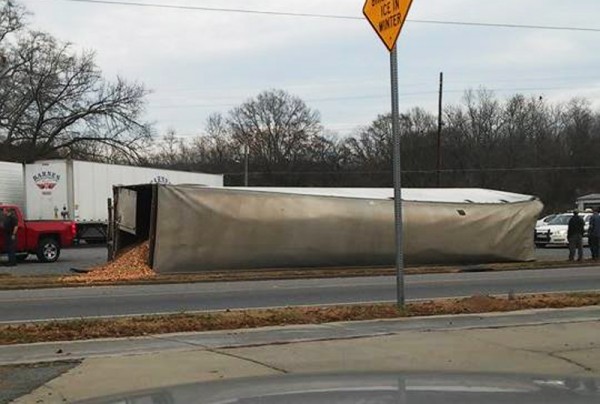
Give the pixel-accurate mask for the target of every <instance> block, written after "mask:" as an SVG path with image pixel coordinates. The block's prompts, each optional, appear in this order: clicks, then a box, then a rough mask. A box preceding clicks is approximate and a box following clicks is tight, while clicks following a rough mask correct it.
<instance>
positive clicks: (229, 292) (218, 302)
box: [0, 267, 600, 322]
mask: <svg viewBox="0 0 600 404" xmlns="http://www.w3.org/2000/svg"><path fill="white" fill-rule="evenodd" d="M406 287H407V298H408V299H431V298H442V297H456V296H472V295H476V294H505V293H508V292H509V291H513V292H515V293H537V292H562V291H584V290H600V268H599V267H586V268H570V269H569V268H565V269H550V270H530V271H510V272H489V273H461V274H436V275H413V276H409V277H407V278H406ZM394 299H395V278H394V277H368V278H345V279H306V280H282V281H253V282H223V283H204V284H183V285H143V286H114V287H92V288H87V287H86V288H71V289H69V288H65V289H41V290H17V291H2V292H0V307H1V308H2V309H1V310H0V322H11V321H14V322H25V321H35V320H49V319H64V318H79V317H96V316H121V315H140V314H153V313H178V312H186V311H201V310H222V309H238V308H256V307H276V306H291V305H323V304H341V303H357V302H379V301H393V300H394Z"/></svg>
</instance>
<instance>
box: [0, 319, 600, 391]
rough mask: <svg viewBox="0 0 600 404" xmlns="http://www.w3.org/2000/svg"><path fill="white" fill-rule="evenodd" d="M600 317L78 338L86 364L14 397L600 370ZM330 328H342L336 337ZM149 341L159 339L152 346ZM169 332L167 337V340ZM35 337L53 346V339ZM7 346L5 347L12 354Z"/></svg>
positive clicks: (433, 321)
mask: <svg viewBox="0 0 600 404" xmlns="http://www.w3.org/2000/svg"><path fill="white" fill-rule="evenodd" d="M599 319H600V308H598V307H595V308H586V309H576V310H574V309H570V310H543V311H531V312H526V313H518V314H515V313H509V314H502V315H498V314H496V315H485V316H453V317H440V318H427V319H411V320H400V321H398V320H394V321H386V322H383V321H375V322H362V323H340V324H331V325H327V326H301V327H279V328H271V329H268V330H251V331H250V330H249V331H236V332H228V333H202V334H181V335H178V336H166V337H160V338H153V339H141V340H140V339H137V340H132V339H130V340H127V344H129V348H130V349H125V348H124V345H121V349H120V350H119V349H112V350H111V349H108V348H107V347H109V346H110V345H111V344H117V345H118V344H122V343H124V341H112V342H111V341H104V342H97V341H93V342H85V343H82V342H79V343H75V347H77V346H78V347H79V348H76V349H79V351H78V352H79V353H78V354H76V355H74V356H78V357H85V358H86V359H84V360H83V361H82V362H81V364H79V365H78V366H75V367H74V368H72V369H71V370H70V371H68V372H66V373H64V374H63V375H62V376H59V377H58V378H55V379H54V380H52V381H50V382H47V383H45V384H44V385H43V386H42V387H40V388H38V389H37V390H35V391H34V392H33V393H31V394H29V395H27V396H25V397H22V398H21V399H20V400H18V401H17V402H19V403H48V402H72V401H77V400H82V399H89V398H94V397H99V396H106V395H112V394H119V393H124V392H131V391H138V390H142V389H147V388H157V387H167V386H172V385H178V384H185V383H196V382H201V381H210V380H220V379H227V378H241V377H248V376H264V375H277V374H285V373H312V372H340V371H438V372H439V371H441V372H445V371H449V372H450V371H451V372H493V373H498V372H500V373H528V374H553V375H561V376H568V375H579V376H585V375H588V376H589V375H594V376H600V321H599ZM331 330H333V331H334V333H333V334H335V335H337V336H335V335H334V336H332V331H331ZM149 341H154V345H153V346H150V345H148V343H149ZM165 341H167V342H168V344H170V345H168V347H167V348H166V349H163V348H162V347H161V344H163V343H164V342H165ZM175 341H177V344H175ZM211 341H212V342H211ZM241 341H246V342H247V343H246V344H241V343H240V342H241ZM77 344H79V345H77ZM81 344H89V345H90V346H91V345H92V344H98V348H99V349H98V350H97V351H96V352H95V353H92V352H91V351H92V350H91V349H90V346H88V348H86V349H87V354H86V353H85V352H84V351H85V350H86V349H83V348H82V345H81ZM244 345H245V346H244ZM36 346H37V347H40V346H45V347H46V348H48V347H49V344H45V345H44V344H34V346H33V347H34V348H35V347H36ZM61 346H62V348H60V349H63V352H64V351H65V350H66V351H68V352H71V351H76V349H73V350H72V348H73V346H71V345H70V344H62V345H61ZM31 347H32V346H30V348H31ZM55 347H56V346H52V349H54V348H55ZM163 347H164V345H163ZM19 348H20V347H13V348H12V349H13V350H14V351H16V350H18V349H19ZM131 348H133V349H131ZM136 348H137V349H136ZM8 349H10V347H3V348H2V351H0V358H3V359H4V361H5V363H6V362H8ZM35 352H36V351H35V349H34V350H33V353H34V354H35ZM50 359H51V358H49V357H48V358H46V360H50ZM63 359H64V356H63ZM63 400H64V401H63Z"/></svg>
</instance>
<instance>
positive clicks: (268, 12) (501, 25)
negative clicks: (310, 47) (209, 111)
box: [63, 0, 600, 32]
mask: <svg viewBox="0 0 600 404" xmlns="http://www.w3.org/2000/svg"><path fill="white" fill-rule="evenodd" d="M63 1H69V2H76V3H92V4H102V5H116V6H131V7H147V8H161V9H173V10H196V11H210V12H223V13H240V14H255V15H266V16H279V17H300V18H322V19H336V20H363V17H357V16H350V15H336V14H319V13H296V12H286V11H271V10H252V9H242V8H219V7H205V6H185V5H176V4H164V3H136V2H132V1H121V0H114V1H109V0H63ZM407 21H409V22H413V23H418V24H435V25H455V26H456V25H458V26H470V27H488V28H490V27H491V28H513V29H537V30H552V31H579V32H600V28H590V27H572V26H557V25H532V24H509V23H490V22H475V21H473V22H470V21H444V20H423V19H408V20H407Z"/></svg>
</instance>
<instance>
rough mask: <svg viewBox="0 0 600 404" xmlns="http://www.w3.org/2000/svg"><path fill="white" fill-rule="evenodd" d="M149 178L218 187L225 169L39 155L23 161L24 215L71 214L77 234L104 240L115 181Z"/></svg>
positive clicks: (148, 180) (57, 216) (132, 182)
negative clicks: (208, 171) (188, 168)
mask: <svg viewBox="0 0 600 404" xmlns="http://www.w3.org/2000/svg"><path fill="white" fill-rule="evenodd" d="M149 183H161V184H173V185H181V184H198V185H207V186H211V187H222V186H223V175H215V174H203V173H192V172H185V171H172V170H163V169H156V168H145V167H133V166H123V165H113V164H103V163H91V162H84V161H77V160H45V161H37V162H35V163H33V164H27V165H26V166H25V195H26V212H27V218H28V219H29V220H60V219H71V220H75V222H77V228H78V239H79V240H85V241H86V242H88V243H94V242H103V241H104V240H106V226H107V223H108V206H107V200H108V198H112V195H113V186H115V185H137V184H149Z"/></svg>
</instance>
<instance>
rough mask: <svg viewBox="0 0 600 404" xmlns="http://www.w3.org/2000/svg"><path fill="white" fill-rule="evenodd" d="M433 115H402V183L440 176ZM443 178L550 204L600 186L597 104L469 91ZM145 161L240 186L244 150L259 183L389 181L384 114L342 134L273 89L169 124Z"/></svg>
mask: <svg viewBox="0 0 600 404" xmlns="http://www.w3.org/2000/svg"><path fill="white" fill-rule="evenodd" d="M437 125H438V124H437V116H436V115H435V114H432V113H431V112H428V111H426V110H424V109H422V108H413V109H411V110H410V111H407V112H405V113H403V114H401V117H400V128H401V130H400V132H401V150H402V153H401V154H402V167H403V176H402V181H403V185H404V186H406V187H435V186H436V185H437V171H436V166H437V132H438V129H437ZM441 139H442V147H441V155H442V171H441V186H443V187H485V188H493V189H500V190H506V191H512V192H522V193H527V194H532V195H536V196H539V197H540V198H542V200H543V201H544V202H545V204H546V208H547V210H548V211H558V210H562V209H566V208H570V207H572V206H573V203H574V201H575V198H576V197H577V196H581V195H583V194H586V193H593V192H600V161H599V156H600V154H599V153H600V113H599V112H598V111H595V110H593V109H592V107H591V103H590V102H589V101H588V100H585V99H579V98H575V99H572V100H571V101H569V102H566V103H560V104H556V103H550V102H548V101H546V100H544V99H543V98H541V97H526V96H524V95H518V94H517V95H514V96H512V97H510V98H508V99H506V100H500V99H498V98H497V97H496V96H495V95H494V94H493V93H492V92H490V91H487V90H485V89H481V90H478V91H467V92H466V93H465V96H464V97H463V100H462V102H461V103H459V104H457V105H450V106H447V107H446V108H445V109H444V112H443V129H442V135H441ZM158 148H159V149H158V151H157V152H155V153H153V154H151V155H148V156H146V158H145V159H144V163H145V164H149V165H154V166H159V167H165V168H175V169H181V170H195V171H206V172H215V173H223V172H224V173H227V175H226V182H227V183H228V184H229V185H242V184H243V180H244V168H245V160H246V151H247V156H248V162H249V164H248V166H249V182H250V185H255V186H314V187H318V186H322V187H328V186H339V187H391V186H392V183H393V175H392V170H391V167H392V155H393V153H392V130H391V117H390V115H389V114H383V115H380V116H378V117H377V118H376V119H375V120H374V121H373V122H371V123H370V124H369V125H366V126H364V127H361V128H357V129H356V130H355V131H354V133H353V134H351V135H350V136H346V137H339V136H336V135H335V134H333V133H331V132H328V131H327V130H326V129H325V128H324V127H323V125H322V124H321V120H320V116H319V113H318V111H316V110H314V109H312V108H310V107H309V106H307V105H306V104H305V103H304V102H303V101H302V100H301V99H300V98H298V97H295V96H293V95H290V94H288V93H286V92H285V91H282V90H269V91H265V92H263V93H261V94H259V95H258V96H257V97H255V98H253V99H251V100H248V101H247V102H245V103H243V104H241V105H240V106H239V107H236V108H233V109H232V110H231V111H229V112H228V113H227V114H225V115H223V114H220V113H217V114H213V115H211V116H210V117H209V119H208V121H207V124H206V129H205V133H204V134H202V135H200V136H197V137H195V138H193V139H190V140H184V139H182V138H179V137H177V135H176V133H175V132H174V131H170V132H169V133H168V134H167V135H166V136H164V137H163V138H162V139H161V140H160V141H159V142H158Z"/></svg>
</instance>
